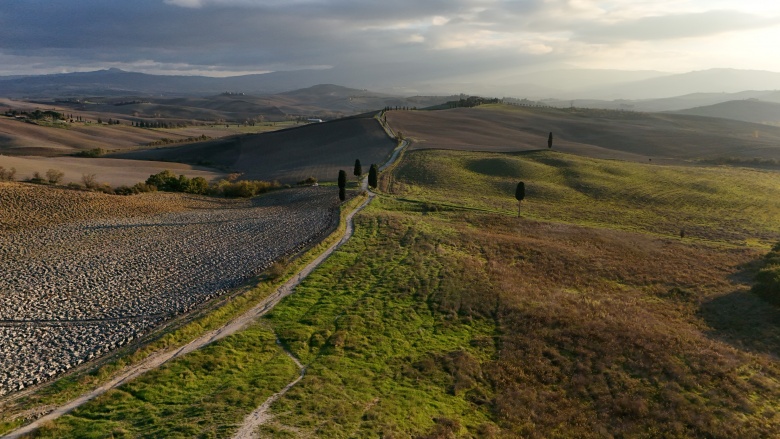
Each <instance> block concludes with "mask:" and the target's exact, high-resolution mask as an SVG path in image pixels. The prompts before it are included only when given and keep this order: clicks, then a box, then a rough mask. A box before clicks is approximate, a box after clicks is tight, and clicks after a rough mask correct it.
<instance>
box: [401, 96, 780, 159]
mask: <svg viewBox="0 0 780 439" xmlns="http://www.w3.org/2000/svg"><path fill="white" fill-rule="evenodd" d="M386 114H387V121H388V123H389V124H390V125H391V126H392V127H393V128H394V129H395V130H396V131H400V132H402V133H403V134H404V136H406V137H408V138H410V139H412V140H413V141H414V142H413V144H412V148H414V149H421V148H443V149H457V150H471V151H494V152H510V151H528V150H535V149H546V148H547V135H548V133H549V132H553V134H554V137H555V141H554V145H553V149H555V150H558V151H563V152H570V153H574V154H578V155H583V156H588V157H595V158H607V159H619V160H627V161H638V162H648V160H650V159H652V160H653V161H655V162H659V161H664V162H674V163H679V162H689V161H698V160H705V161H706V160H713V159H717V158H723V157H738V158H741V159H746V160H748V159H754V158H764V159H774V158H777V157H778V156H780V128H778V127H774V126H767V125H761V124H753V123H748V122H740V121H735V120H724V119H714V118H707V117H700V116H686V115H676V114H660V113H634V112H621V111H613V110H591V109H578V108H574V109H554V108H524V107H513V106H508V105H483V106H480V107H476V108H458V109H453V110H442V111H390V112H387V113H386Z"/></svg>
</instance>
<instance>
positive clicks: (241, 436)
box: [233, 121, 409, 439]
mask: <svg viewBox="0 0 780 439" xmlns="http://www.w3.org/2000/svg"><path fill="white" fill-rule="evenodd" d="M380 123H381V121H380ZM382 127H383V128H385V131H386V132H387V135H388V136H390V137H394V134H393V133H392V130H391V129H390V127H388V126H386V125H385V124H382ZM408 146H409V141H408V140H403V141H401V143H400V144H399V145H398V146H397V147H396V148H395V149H394V150H393V153H392V154H391V156H390V158H389V159H388V160H387V162H386V163H385V164H384V165H382V167H380V168H379V171H384V170H385V169H387V168H388V167H390V166H391V165H392V164H393V163H395V162H396V160H398V157H399V156H400V154H401V152H402V151H403V150H404V149H405V148H406V147H408ZM360 188H361V189H362V190H364V191H366V193H367V194H368V199H367V200H366V201H365V202H363V204H361V205H360V206H359V207H358V208H357V209H355V210H354V211H352V212H351V213H350V214H349V216H348V217H347V233H345V235H344V237H343V238H341V241H340V242H339V244H338V246H340V245H341V244H342V243H344V242H346V241H347V239H349V237H350V236H352V232H353V227H352V216H353V215H354V214H355V213H357V212H359V211H360V210H362V209H363V208H364V207H365V206H366V205H367V204H368V203H370V202H371V200H372V199H373V198H374V197H375V196H376V194H375V193H373V192H371V191H370V190H369V188H368V177H367V176H366V177H365V178H363V181H362V182H361V184H360ZM338 246H336V247H335V248H333V250H335V249H336V248H338ZM328 250H329V251H330V252H332V250H331V249H328ZM328 254H330V253H328ZM325 257H327V256H325ZM323 260H324V258H323ZM318 265H319V264H318ZM307 268H308V267H307ZM309 273H311V271H308V272H307V273H306V275H308V274H309ZM306 275H304V276H303V277H306ZM297 279H298V282H300V281H301V279H302V277H301V275H298V277H297ZM296 285H297V283H296ZM278 342H279V340H278V339H277V343H278ZM282 349H284V348H282ZM284 352H285V353H286V354H287V355H288V356H289V357H290V358H292V360H293V361H294V362H295V364H296V365H298V369H299V370H300V375H299V376H298V377H297V378H295V379H294V380H293V381H291V382H290V383H288V384H287V385H286V386H284V388H283V389H282V390H280V391H279V392H277V393H274V394H273V395H271V396H270V397H269V398H268V399H266V400H265V402H263V403H262V404H261V405H260V407H258V408H256V409H254V410H253V411H252V412H251V413H250V414H248V415H247V417H246V418H244V423H243V424H242V425H241V427H240V428H239V429H238V431H237V432H236V434H235V435H233V439H253V438H254V437H255V434H254V433H255V430H257V428H258V427H260V426H261V425H263V424H265V423H266V422H268V421H269V420H270V419H271V417H272V416H271V415H269V414H268V409H269V408H270V407H271V404H273V403H274V402H276V401H277V400H278V399H279V398H281V397H282V396H283V395H284V394H285V393H287V391H288V390H290V389H291V388H292V387H293V386H294V385H296V384H298V382H299V381H300V380H302V379H303V377H304V376H305V375H306V366H304V365H303V364H301V363H300V361H298V359H297V358H295V356H294V355H293V354H292V353H291V352H289V351H288V350H287V349H284Z"/></svg>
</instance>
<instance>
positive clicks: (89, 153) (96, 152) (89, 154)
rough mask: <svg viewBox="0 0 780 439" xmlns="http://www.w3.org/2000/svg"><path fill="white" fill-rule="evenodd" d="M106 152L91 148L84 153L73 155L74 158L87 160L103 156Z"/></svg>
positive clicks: (101, 149)
mask: <svg viewBox="0 0 780 439" xmlns="http://www.w3.org/2000/svg"><path fill="white" fill-rule="evenodd" d="M105 153H106V150H105V149H103V148H93V149H88V150H86V151H79V152H77V153H75V154H73V156H74V157H88V158H95V157H100V156H101V155H103V154H105Z"/></svg>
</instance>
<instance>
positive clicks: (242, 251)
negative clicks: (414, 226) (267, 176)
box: [0, 183, 340, 396]
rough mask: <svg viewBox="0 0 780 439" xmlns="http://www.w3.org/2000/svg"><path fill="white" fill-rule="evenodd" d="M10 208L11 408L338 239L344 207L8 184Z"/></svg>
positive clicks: (325, 200) (296, 200)
mask: <svg viewBox="0 0 780 439" xmlns="http://www.w3.org/2000/svg"><path fill="white" fill-rule="evenodd" d="M0 201H1V202H2V205H3V206H4V212H3V217H2V218H1V221H2V222H1V223H0V224H2V226H3V227H2V233H0V396H1V395H3V394H5V393H9V392H13V391H15V390H21V389H23V388H25V387H27V386H29V385H31V384H38V383H40V382H42V381H45V380H47V379H49V378H51V377H52V376H54V375H57V374H59V373H62V372H64V371H66V370H68V369H70V368H71V367H73V366H75V365H78V364H81V363H83V362H86V361H88V360H90V359H92V358H95V357H99V356H101V355H102V354H104V353H106V352H108V351H110V350H112V349H115V348H117V347H118V346H122V345H123V344H125V343H127V342H128V341H131V340H134V339H135V338H137V337H138V336H140V335H141V334H144V333H146V332H148V331H149V330H151V329H152V328H154V327H155V326H157V325H159V324H160V323H162V322H165V321H167V320H169V319H171V318H172V317H174V316H176V315H179V314H183V313H188V312H190V311H192V310H194V309H197V308H198V307H200V306H201V305H202V304H204V303H206V302H208V301H209V300H211V299H214V298H216V297H219V296H222V295H224V294H226V293H227V292H228V291H230V290H231V289H232V288H235V287H237V286H239V285H241V284H243V283H245V282H246V281H247V280H248V279H250V278H251V277H253V276H257V275H258V274H259V273H261V272H262V271H263V270H265V269H267V268H268V267H269V266H270V265H271V263H272V262H273V261H275V260H278V259H280V258H282V257H288V256H292V255H295V254H297V253H298V252H300V251H302V250H303V249H305V248H306V247H307V246H309V245H312V244H313V243H315V242H317V241H318V240H319V239H321V238H322V237H323V236H324V235H325V234H327V233H329V232H330V231H332V230H333V229H334V228H335V227H336V226H337V225H338V217H339V215H338V212H339V206H340V202H339V199H338V197H337V196H336V190H335V188H328V187H307V188H297V189H288V190H281V191H275V192H273V193H271V194H267V195H265V196H263V197H257V198H254V199H252V200H241V201H224V200H212V199H207V198H203V197H195V196H192V197H184V196H167V194H158V193H154V194H143V195H142V196H133V197H121V196H107V195H101V194H92V193H82V192H77V191H63V190H56V189H50V188H46V187H36V186H32V185H22V184H12V183H5V184H2V185H0ZM11 352H17V353H19V354H20V355H19V357H18V358H13V357H12V356H11Z"/></svg>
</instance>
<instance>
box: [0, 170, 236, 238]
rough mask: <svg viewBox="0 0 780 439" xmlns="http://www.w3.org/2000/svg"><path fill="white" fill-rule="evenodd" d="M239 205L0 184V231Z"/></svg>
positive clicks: (168, 196) (183, 197) (170, 196)
mask: <svg viewBox="0 0 780 439" xmlns="http://www.w3.org/2000/svg"><path fill="white" fill-rule="evenodd" d="M239 203H248V201H234V200H220V199H207V198H203V197H195V196H186V195H182V194H172V193H148V194H140V195H136V196H132V197H125V196H119V195H106V194H102V193H97V192H83V191H74V190H69V189H62V188H55V187H48V186H39V185H31V184H23V183H8V182H0V206H2V209H0V230H3V231H11V230H19V229H31V228H35V227H43V226H52V225H56V224H63V223H69V222H75V221H83V220H95V219H104V218H129V217H143V216H148V215H155V214H160V213H167V212H178V211H182V210H185V209H190V208H194V207H206V206H210V207H217V206H230V205H238V204H239Z"/></svg>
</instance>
